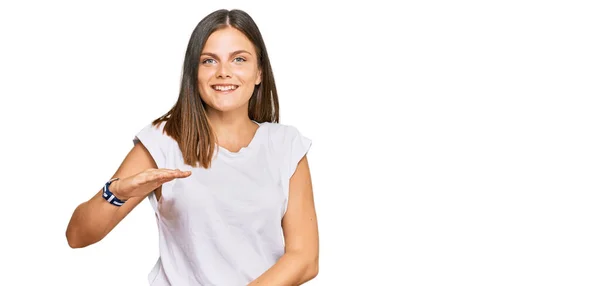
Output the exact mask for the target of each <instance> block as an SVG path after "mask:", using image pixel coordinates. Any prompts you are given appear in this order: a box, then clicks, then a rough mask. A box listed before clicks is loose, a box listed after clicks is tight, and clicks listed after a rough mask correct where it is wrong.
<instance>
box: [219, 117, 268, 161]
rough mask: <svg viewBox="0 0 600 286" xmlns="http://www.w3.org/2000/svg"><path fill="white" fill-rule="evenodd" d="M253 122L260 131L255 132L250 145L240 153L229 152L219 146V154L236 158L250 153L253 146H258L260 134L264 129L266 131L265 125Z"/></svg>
mask: <svg viewBox="0 0 600 286" xmlns="http://www.w3.org/2000/svg"><path fill="white" fill-rule="evenodd" d="M252 122H254V123H256V124H257V125H258V129H256V131H255V132H254V136H253V137H252V140H250V143H248V146H246V147H242V148H241V149H240V150H239V151H237V152H232V151H229V150H227V149H226V148H224V147H221V145H218V144H217V147H218V149H219V152H222V153H223V154H226V155H228V156H231V157H234V156H241V155H243V154H244V153H246V152H248V150H249V149H251V148H252V146H254V145H256V142H257V141H258V140H259V133H260V132H261V130H262V129H264V128H263V127H264V124H263V123H259V122H256V121H254V120H252Z"/></svg>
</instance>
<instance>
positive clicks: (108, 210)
mask: <svg viewBox="0 0 600 286" xmlns="http://www.w3.org/2000/svg"><path fill="white" fill-rule="evenodd" d="M148 168H156V163H155V162H154V159H152V156H151V155H150V153H149V152H148V150H147V149H146V147H144V145H143V144H141V143H138V144H136V145H135V146H134V147H133V149H131V151H130V152H129V154H127V156H126V157H125V159H124V160H123V162H122V163H121V166H119V168H118V169H117V172H116V173H115V174H114V175H113V177H112V178H116V177H118V178H126V177H129V176H133V175H135V174H138V173H140V172H142V171H144V170H146V169H148ZM120 182H121V180H117V181H115V182H113V183H112V184H111V185H110V189H111V191H113V193H115V195H116V196H117V197H119V195H118V190H119V183H120ZM121 198H123V197H121ZM144 198H145V197H132V198H130V199H128V200H127V201H126V202H125V204H123V205H122V206H120V207H117V206H113V205H112V204H109V203H108V202H107V201H106V200H104V198H102V190H100V191H99V192H98V193H96V194H95V195H94V196H93V197H92V198H91V199H90V200H88V201H86V202H84V203H82V204H80V205H79V206H78V207H77V208H76V209H75V211H74V212H73V215H72V217H71V220H70V221H69V225H68V226H67V231H66V236H67V241H68V243H69V246H70V247H72V248H81V247H86V246H88V245H91V244H94V243H96V242H98V241H100V240H101V239H102V238H104V237H105V236H106V235H107V234H108V233H109V232H110V231H111V230H112V229H113V228H114V227H115V226H116V225H117V224H118V223H119V222H120V221H121V220H123V218H124V217H125V216H127V214H129V213H130V212H131V210H133V208H134V207H135V206H137V205H138V204H139V203H140V202H141V201H142V200H143V199H144Z"/></svg>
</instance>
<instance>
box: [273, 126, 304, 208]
mask: <svg viewBox="0 0 600 286" xmlns="http://www.w3.org/2000/svg"><path fill="white" fill-rule="evenodd" d="M283 133H284V136H283V140H282V143H283V144H284V148H283V150H284V152H283V154H282V155H283V168H282V172H281V176H282V181H283V182H282V184H283V185H282V187H283V195H284V197H285V200H284V204H283V206H282V210H281V217H282V218H283V216H284V215H285V213H286V212H287V205H288V199H289V192H290V179H291V178H292V176H293V175H294V173H295V172H296V169H297V168H298V163H300V160H301V159H302V157H304V156H305V155H306V154H307V153H308V150H309V149H310V147H311V146H312V140H311V139H309V138H308V137H306V136H304V135H303V134H302V133H300V131H299V130H298V129H297V128H295V127H293V126H286V128H285V132H283Z"/></svg>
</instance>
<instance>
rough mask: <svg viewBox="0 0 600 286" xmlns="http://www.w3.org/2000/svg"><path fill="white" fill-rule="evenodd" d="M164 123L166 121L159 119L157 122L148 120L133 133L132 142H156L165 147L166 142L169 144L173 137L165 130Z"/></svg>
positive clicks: (145, 143)
mask: <svg viewBox="0 0 600 286" xmlns="http://www.w3.org/2000/svg"><path fill="white" fill-rule="evenodd" d="M166 123H167V122H166V121H160V122H157V123H154V122H148V123H147V124H146V125H144V126H143V127H142V128H141V130H139V131H138V133H137V134H136V135H135V138H134V143H135V142H139V141H141V142H142V143H144V145H149V144H158V145H161V146H162V147H165V145H167V144H171V143H172V142H173V141H174V139H173V138H172V137H171V136H169V135H168V133H167V132H166V130H165V125H166Z"/></svg>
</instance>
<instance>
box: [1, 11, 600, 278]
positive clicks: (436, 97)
mask: <svg viewBox="0 0 600 286" xmlns="http://www.w3.org/2000/svg"><path fill="white" fill-rule="evenodd" d="M220 8H226V9H233V8H239V9H243V10H245V11H247V12H248V13H250V15H252V17H253V18H254V19H255V21H256V22H257V24H258V25H259V27H260V29H261V31H262V34H263V36H264V39H265V41H266V44H267V50H268V53H269V56H270V57H271V60H272V65H273V69H274V73H275V78H276V82H277V88H278V91H279V96H280V103H281V123H284V124H290V125H294V126H296V127H297V128H298V129H299V130H300V131H301V132H302V133H303V134H304V135H305V136H307V137H309V138H311V139H312V140H313V146H312V148H311V150H310V152H309V155H308V158H309V161H310V166H311V170H312V176H313V187H314V193H315V201H316V207H317V215H318V221H319V230H320V242H321V252H320V273H319V275H318V276H317V278H316V279H314V280H313V281H311V282H309V283H307V285H461V286H465V285H580V286H581V285H599V284H600V275H599V274H598V269H599V268H600V244H599V243H598V241H600V230H599V225H600V220H599V218H600V212H599V208H598V205H599V199H600V194H599V185H600V184H599V181H600V177H599V172H600V148H599V147H600V136H599V127H600V124H599V123H600V112H599V110H600V104H599V99H598V97H599V96H600V87H599V86H600V81H599V80H600V56H599V55H600V53H599V52H598V51H600V42H599V37H598V35H600V20H599V19H600V18H599V17H598V15H599V13H600V10H599V9H598V6H597V5H596V3H595V1H404V2H396V1H389V2H388V1H361V2H355V3H352V4H351V3H345V2H340V3H337V4H335V3H329V2H327V1H315V2H307V1H302V2H290V3H288V2H285V3H279V2H268V3H267V2H258V1H257V2H252V3H250V2H249V1H239V2H235V1H213V2H210V1H168V2H167V1H94V2H92V1H71V2H67V1H11V2H8V1H7V2H2V4H0V41H1V44H0V76H1V77H0V97H1V102H0V111H1V113H0V115H1V116H2V119H3V120H2V122H3V124H2V133H1V134H2V135H1V136H2V139H1V140H0V144H2V145H1V148H0V150H1V152H2V155H1V164H0V166H1V168H2V170H1V172H0V176H1V185H0V189H1V190H2V194H1V196H0V197H1V199H2V202H1V204H0V215H1V216H0V217H1V218H2V219H1V223H0V232H1V234H0V240H1V241H0V257H1V258H0V260H1V261H2V267H1V270H0V273H2V274H1V275H0V284H1V285H146V284H147V282H146V276H147V274H148V272H149V271H150V269H151V267H152V266H153V265H154V263H155V261H156V259H157V258H158V256H157V255H158V241H157V230H156V225H155V219H154V216H153V213H152V210H151V208H150V205H149V203H148V201H144V202H143V203H142V204H141V205H140V206H139V207H137V208H136V209H134V211H133V212H132V213H131V214H130V215H129V216H128V217H126V218H125V220H124V221H123V222H122V223H121V224H119V225H118V226H117V227H116V228H115V229H114V231H112V232H111V233H110V234H109V235H108V236H107V237H106V238H105V239H103V240H102V241H101V242H99V243H97V244H94V245H91V246H89V247H86V248H83V249H71V248H69V246H68V244H67V241H66V239H65V230H66V226H67V223H68V221H69V219H70V217H71V214H72V212H73V210H74V209H75V207H77V205H78V204H80V203H82V202H84V201H85V200H87V199H89V198H90V197H91V196H92V195H93V194H94V193H95V192H97V191H98V190H99V189H100V188H101V187H102V185H103V184H104V182H106V181H107V180H108V179H110V176H112V174H113V173H114V172H115V171H116V168H117V167H118V166H119V164H120V163H121V161H122V160H123V158H124V157H125V155H126V154H127V153H128V152H129V150H130V149H131V148H132V147H133V143H132V139H133V136H134V135H135V134H136V133H137V132H139V131H140V130H141V129H142V128H143V127H144V126H145V125H147V124H148V123H149V122H150V121H151V120H153V119H155V118H157V117H158V116H160V115H162V114H163V113H165V112H166V111H167V110H168V109H169V108H170V107H171V106H172V104H173V103H174V102H175V100H176V99H177V96H178V91H179V80H180V76H181V68H182V64H183V56H184V53H185V48H186V45H187V42H188V39H189V36H190V35H191V32H192V30H193V29H194V27H195V26H196V24H197V23H198V22H199V21H200V20H201V19H202V18H203V17H204V16H206V15H207V14H209V13H210V12H212V11H214V10H216V9H220Z"/></svg>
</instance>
